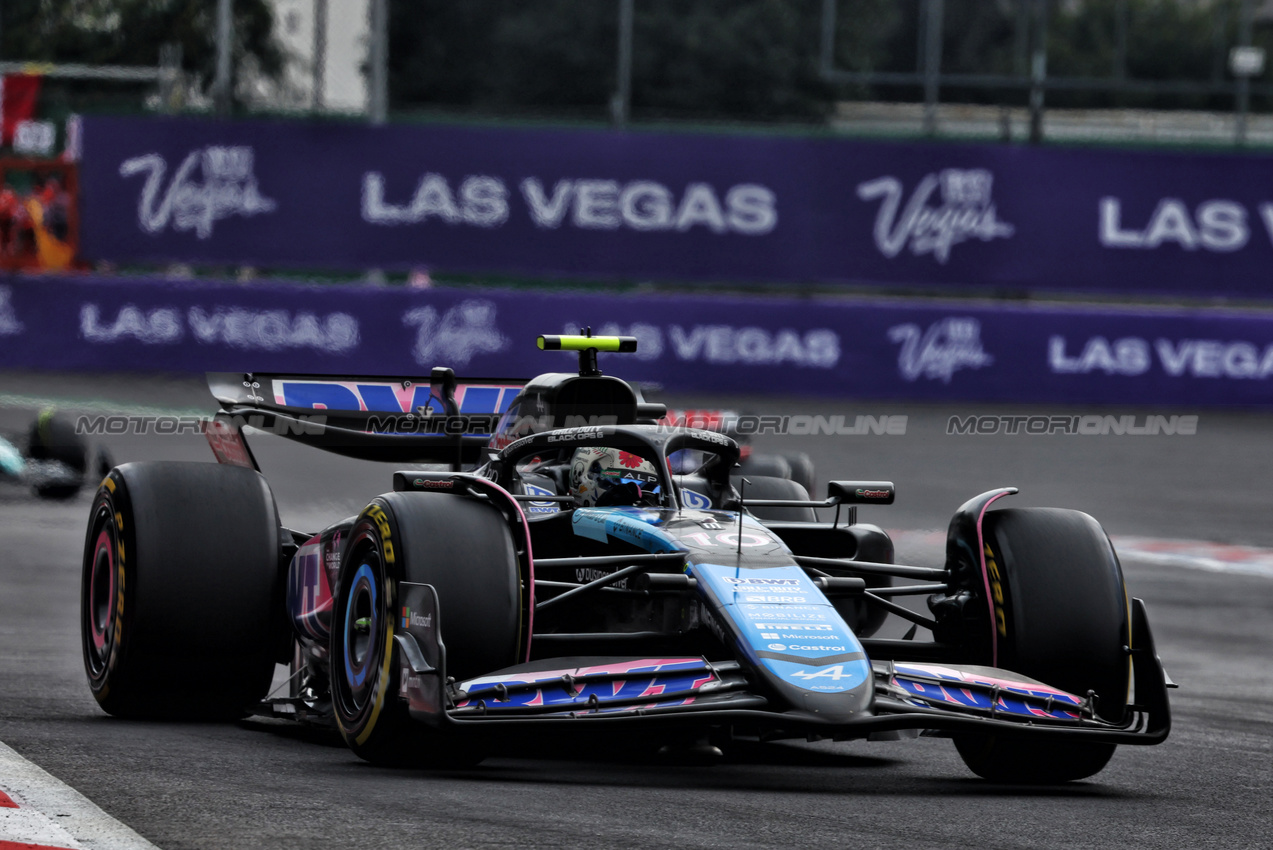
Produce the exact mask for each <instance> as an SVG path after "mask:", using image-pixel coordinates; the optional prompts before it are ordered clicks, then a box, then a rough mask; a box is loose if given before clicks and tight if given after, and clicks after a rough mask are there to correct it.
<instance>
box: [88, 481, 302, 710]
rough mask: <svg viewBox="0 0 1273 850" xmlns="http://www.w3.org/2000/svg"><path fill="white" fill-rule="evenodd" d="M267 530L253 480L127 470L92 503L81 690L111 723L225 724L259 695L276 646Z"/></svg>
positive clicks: (264, 492) (273, 555) (273, 531)
mask: <svg viewBox="0 0 1273 850" xmlns="http://www.w3.org/2000/svg"><path fill="white" fill-rule="evenodd" d="M279 557H280V546H279V524H278V516H277V512H276V510H275V506H274V498H273V496H272V495H271V494H270V490H269V486H268V485H267V484H266V483H265V479H264V478H262V477H261V475H260V474H259V473H257V472H255V471H253V470H249V469H240V468H238V467H228V466H218V465H216V464H209V463H168V462H164V463H129V464H125V465H123V466H120V467H116V468H115V469H113V470H111V471H110V473H109V474H108V475H107V476H106V478H105V479H104V480H103V482H102V484H101V487H100V488H99V489H98V491H97V495H96V496H95V497H94V500H93V511H92V513H91V514H90V517H89V525H88V535H87V538H86V540H85V543H84V562H83V575H82V581H81V605H80V627H81V628H80V630H81V645H82V649H83V655H84V667H85V671H86V672H87V674H88V680H89V687H90V688H91V690H92V692H93V696H94V697H95V698H96V699H97V702H98V704H99V705H101V707H102V708H103V709H104V710H105V711H106V712H108V713H109V714H113V715H115V716H117V717H129V718H153V719H189V718H198V719H232V718H236V717H242V716H243V715H245V714H247V713H248V710H249V709H250V708H251V706H252V705H253V704H255V703H256V702H258V701H260V699H261V698H262V697H264V696H265V694H266V692H267V691H268V689H269V685H270V681H271V679H272V677H273V674H274V656H275V654H276V653H275V648H276V647H277V646H279V645H280V643H281V641H280V633H281V628H282V626H281V619H280V618H281V616H282V603H281V600H280V598H279V593H278V590H279V582H278V576H279Z"/></svg>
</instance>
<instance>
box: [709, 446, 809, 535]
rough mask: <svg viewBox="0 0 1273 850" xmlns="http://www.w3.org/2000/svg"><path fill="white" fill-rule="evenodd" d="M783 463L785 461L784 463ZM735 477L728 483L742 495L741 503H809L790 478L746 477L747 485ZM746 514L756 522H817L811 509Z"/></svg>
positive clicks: (759, 510) (753, 510) (757, 510)
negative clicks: (756, 500)
mask: <svg viewBox="0 0 1273 850" xmlns="http://www.w3.org/2000/svg"><path fill="white" fill-rule="evenodd" d="M784 463H785V461H784ZM743 477H744V476H739V475H735V476H733V477H732V478H731V479H730V481H731V483H733V485H734V489H735V490H737V491H738V492H739V493H741V494H742V497H743V502H744V503H746V502H747V501H748V500H749V499H774V500H779V499H781V500H784V501H792V502H795V501H805V502H807V501H809V493H808V491H806V490H805V489H804V487H802V486H800V485H799V484H797V483H796V482H795V481H792V480H791V479H790V478H770V477H768V476H765V475H746V476H745V477H746V478H747V483H746V484H744V483H743V482H742V481H741V478H743ZM747 512H748V513H749V514H751V515H752V516H754V517H755V518H756V519H758V520H762V521H763V520H770V521H773V522H817V521H818V515H817V513H815V512H814V510H813V508H765V507H755V508H747Z"/></svg>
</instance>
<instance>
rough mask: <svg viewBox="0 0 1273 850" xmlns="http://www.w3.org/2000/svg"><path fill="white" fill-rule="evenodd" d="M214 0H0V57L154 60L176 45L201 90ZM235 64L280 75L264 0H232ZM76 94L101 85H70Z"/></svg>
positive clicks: (209, 59) (208, 68)
mask: <svg viewBox="0 0 1273 850" xmlns="http://www.w3.org/2000/svg"><path fill="white" fill-rule="evenodd" d="M216 6H217V4H216V0H0V58H2V59H7V60H14V61H31V62H74V63H81V64H89V65H150V66H156V65H158V64H159V51H160V48H161V46H162V45H164V44H171V43H175V44H178V45H180V47H181V55H182V67H183V69H184V70H185V71H186V72H187V73H188V74H190V75H192V76H193V82H194V84H195V85H196V87H197V88H199V89H202V90H206V89H207V88H208V86H209V84H210V83H211V81H212V79H213V78H214V76H215V73H216V43H215V34H216V21H215V18H216ZM233 8H234V18H235V20H234V24H235V26H234V29H235V36H236V37H235V45H234V51H235V60H236V61H235V67H236V68H242V67H245V65H246V66H247V67H252V68H253V69H255V70H256V71H257V72H259V73H262V74H264V75H266V76H270V77H275V76H277V75H278V74H279V73H280V71H281V70H282V67H283V61H284V59H283V54H282V53H281V51H280V50H279V48H278V45H277V44H276V43H275V41H274V38H273V25H274V18H273V13H272V11H271V9H270V7H269V5H268V3H267V2H266V0H234V7H233ZM65 88H66V89H67V90H68V91H78V92H80V93H81V94H83V93H85V92H87V91H89V90H91V89H92V88H97V89H101V88H102V86H101V85H100V84H97V85H96V86H85V85H78V86H67V87H65Z"/></svg>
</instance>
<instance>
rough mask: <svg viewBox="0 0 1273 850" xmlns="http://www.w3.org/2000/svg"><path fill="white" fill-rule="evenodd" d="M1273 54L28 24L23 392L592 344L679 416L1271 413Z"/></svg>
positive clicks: (1221, 33) (796, 2)
mask: <svg viewBox="0 0 1273 850" xmlns="http://www.w3.org/2000/svg"><path fill="white" fill-rule="evenodd" d="M1270 46H1273V0H787V2H779V0H728V1H727V0H719V2H717V0H707V1H706V2H699V3H694V4H684V3H676V2H672V0H608V2H589V1H588V0H543V2H538V3H534V4H525V3H515V2H511V0H466V2H462V3H455V2H441V0H411V2H407V0H111V2H107V0H61V2H56V3H55V2H48V0H6V2H5V3H4V4H3V7H0V72H2V73H3V81H4V82H3V137H2V138H0V143H2V145H3V147H2V148H0V184H2V188H0V269H3V273H5V274H7V275H8V276H7V277H5V278H0V281H3V282H0V365H6V366H9V367H11V368H37V369H39V368H59V369H70V370H94V371H99V370H107V371H109V370H120V369H122V370H131V369H135V368H142V367H145V366H153V365H159V364H160V363H162V365H164V366H166V367H167V368H170V369H176V370H179V371H181V370H184V371H190V372H198V371H201V370H203V369H205V368H247V365H246V364H247V363H248V362H251V364H252V368H256V369H265V370H268V369H276V370H277V369H293V370H301V369H304V370H307V371H315V370H317V369H323V370H328V371H333V372H344V373H349V372H352V371H362V372H373V371H374V372H406V371H418V370H419V369H421V368H427V367H429V366H431V365H433V362H434V361H435V360H438V361H439V362H440V361H441V359H445V358H450V360H451V361H453V362H454V364H455V365H456V366H457V368H459V369H461V370H464V369H470V370H479V371H481V372H486V373H490V374H521V373H522V372H523V371H526V368H525V367H524V366H523V365H522V364H521V362H520V359H519V358H518V357H516V356H514V352H518V354H520V353H521V352H523V351H524V348H523V346H524V344H525V340H523V339H522V337H524V336H527V335H528V334H533V333H537V332H542V331H545V330H548V331H556V330H560V329H563V328H565V327H576V326H581V325H585V324H590V325H595V326H597V327H598V328H601V327H602V326H604V327H605V328H607V329H609V330H624V331H626V332H631V333H635V334H636V335H638V336H640V337H643V338H644V340H643V348H644V351H645V354H644V356H643V357H642V358H641V359H640V360H639V361H638V366H637V367H636V374H635V375H634V377H637V378H639V379H641V380H646V381H649V382H653V383H661V384H663V385H665V386H667V387H669V388H671V389H674V390H690V391H703V390H718V391H726V392H734V391H747V390H749V389H750V388H752V387H754V386H756V385H758V384H759V385H768V386H774V387H776V386H782V387H784V388H785V389H786V390H787V391H788V392H791V393H794V394H804V395H816V396H830V397H840V398H843V397H849V398H898V399H907V400H910V399H917V400H925V399H930V400H931V399H937V400H940V399H957V400H972V401H996V400H1002V401H1021V402H1048V401H1063V402H1067V403H1070V402H1078V403H1096V404H1108V403H1117V402H1122V401H1132V402H1135V403H1140V404H1169V405H1170V404H1186V405H1188V404H1191V403H1201V404H1209V405H1211V404H1219V405H1243V406H1249V405H1257V406H1262V405H1264V404H1266V403H1267V402H1266V396H1267V393H1266V392H1265V391H1264V386H1265V381H1266V380H1267V379H1268V377H1269V375H1271V374H1273V356H1266V355H1268V354H1270V353H1271V352H1273V348H1270V347H1269V346H1270V343H1271V342H1273V334H1270V333H1269V327H1270V326H1268V325H1267V318H1268V317H1267V309H1268V307H1269V306H1270V304H1271V303H1273V302H1270V301H1269V300H1268V298H1269V295H1270V285H1271V284H1273V279H1271V277H1270V274H1269V271H1268V269H1269V268H1270V264H1269V261H1270V260H1273V160H1270V159H1269V158H1268V155H1267V154H1268V149H1269V146H1270V145H1273V114H1271V110H1273V83H1270V80H1269V74H1268V72H1267V69H1266V64H1267V63H1266V56H1267V49H1268V48H1269V47H1270ZM37 280H38V282H33V281H37ZM102 282H110V283H112V287H111V288H109V289H105V288H100V287H97V284H99V283H102ZM174 282H185V283H192V282H198V283H200V284H201V285H203V286H204V287H205V288H204V289H202V290H197V291H196V290H192V289H190V288H189V287H187V288H185V289H180V288H178V289H172V288H171V287H170V288H169V289H163V288H162V287H163V285H164V284H171V283H174ZM244 284H252V285H251V286H244ZM296 284H306V285H310V286H319V287H320V290H321V291H320V292H318V293H317V294H314V293H309V292H308V290H307V291H306V292H307V294H304V295H301V294H300V290H297V289H294V288H293V289H290V290H289V289H288V288H287V287H289V286H294V285H296ZM86 286H91V287H92V288H91V289H89V290H86V289H84V287H86ZM137 287H141V288H140V289H138V288H137ZM227 287H228V288H227ZM341 287H347V288H350V289H349V290H348V291H346V290H345V289H341ZM355 288H356V289H357V290H358V291H357V292H355V291H354V289H355ZM372 290H374V291H372ZM90 292H91V294H92V296H93V297H89V295H88V294H87V293H90ZM540 296H543V297H542V298H541V297H540ZM672 297H675V298H677V299H680V300H675V301H669V300H666V299H668V298H672ZM324 298H325V299H327V300H326V301H323V302H322V303H324V304H326V305H328V306H326V307H323V309H320V310H317V311H313V310H311V311H309V312H297V311H296V305H297V304H298V303H303V304H318V303H319V302H320V300H321V299H324ZM554 298H557V299H558V300H553V299H554ZM580 298H592V299H597V300H593V301H588V302H586V303H584V302H581V301H579V300H578V299H580ZM660 298H662V299H665V300H663V301H660V300H658V299H660ZM386 299H388V300H386ZM696 299H697V300H696ZM757 299H758V300H757ZM811 299H812V300H811ZM214 302H215V303H214ZM218 310H219V311H220V312H218ZM236 311H237V312H236ZM271 311H273V312H271ZM278 311H283V312H281V313H280V312H278ZM289 311H290V312H289ZM271 316H272V317H273V318H270V317H271ZM235 317H238V318H235ZM244 317H247V318H244ZM252 317H255V318H252ZM341 317H344V318H341ZM513 317H521V318H523V319H533V320H534V321H536V322H540V323H542V324H543V325H544V326H543V327H536V328H520V325H522V324H524V322H521V323H519V322H513V321H512V319H513ZM669 317H672V318H676V319H677V321H676V322H672V321H669ZM779 317H782V320H781V321H779V320H778V319H779ZM311 319H312V321H311ZM682 320H683V321H682ZM236 322H237V323H238V324H236ZM332 322H334V323H335V324H331V323H332ZM253 323H255V324H253ZM280 323H281V324H280ZM311 324H312V325H313V326H314V327H316V328H317V329H318V330H317V331H314V330H312V329H311ZM372 327H376V331H375V332H372V331H371V330H370V328H372ZM522 330H524V331H525V333H522ZM753 331H754V332H753ZM342 334H343V336H342ZM527 338H529V337H527ZM1027 352H1028V353H1027ZM160 355H161V356H160ZM156 356H160V360H158V361H157V360H156V359H155V358H156ZM687 367H692V369H693V373H692V374H685V372H684V370H685V369H686V368H687ZM740 367H747V369H748V372H747V373H746V374H745V375H744V374H743V373H742V372H740ZM1253 379H1254V380H1253Z"/></svg>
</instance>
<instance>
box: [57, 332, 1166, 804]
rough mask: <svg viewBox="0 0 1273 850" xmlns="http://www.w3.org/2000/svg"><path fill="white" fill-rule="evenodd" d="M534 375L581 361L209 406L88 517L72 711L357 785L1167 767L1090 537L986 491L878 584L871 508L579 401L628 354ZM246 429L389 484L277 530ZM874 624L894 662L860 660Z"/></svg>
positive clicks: (1015, 776)
mask: <svg viewBox="0 0 1273 850" xmlns="http://www.w3.org/2000/svg"><path fill="white" fill-rule="evenodd" d="M539 345H540V347H541V348H544V349H558V350H574V351H578V352H579V369H578V371H577V372H574V373H550V374H544V375H540V376H538V377H536V378H534V379H532V380H530V381H511V380H495V379H492V380H486V379H468V380H458V379H456V377H455V376H454V374H453V373H452V372H451V370H449V369H444V368H438V369H434V370H433V372H432V373H431V375H430V376H429V377H428V378H427V379H420V380H417V379H415V378H411V379H388V378H359V377H348V378H337V377H318V376H305V375H265V374H258V373H249V374H239V373H236V374H223V373H222V374H212V375H210V376H209V383H210V386H211V389H212V391H213V393H214V395H215V396H216V397H217V399H218V400H219V402H220V403H221V412H220V413H219V414H218V415H217V417H216V419H215V420H214V421H213V422H212V423H210V427H209V428H208V431H207V434H208V439H209V441H210V443H211V444H212V448H213V452H214V454H215V455H216V458H217V460H218V461H219V463H217V464H200V463H184V464H183V463H133V464H125V465H123V466H120V467H116V468H115V469H113V470H111V472H110V473H109V475H107V477H106V479H105V480H104V481H103V482H102V485H101V487H100V489H99V490H98V493H97V496H96V498H95V501H94V505H93V511H92V515H91V517H90V521H89V526H88V535H87V539H86V543H85V553H84V571H83V594H82V599H83V609H82V631H83V649H84V660H85V667H86V669H87V672H88V678H89V683H90V686H91V688H92V691H93V693H94V695H95V696H96V698H97V700H98V702H99V703H100V705H101V706H102V707H103V708H104V709H105V710H106V711H108V712H110V713H111V714H115V715H119V716H124V717H191V716H207V717H240V716H243V715H245V714H249V713H257V714H268V715H273V716H284V717H290V718H294V719H295V720H297V721H298V722H308V723H317V724H328V725H335V726H336V727H337V728H338V729H339V731H340V734H341V735H342V736H343V737H344V740H345V741H346V742H347V743H348V745H349V747H350V748H351V749H352V750H353V751H354V752H355V753H357V754H358V755H359V756H361V757H362V758H364V759H367V760H368V761H371V762H373V763H376V764H383V765H412V766H454V765H463V764H472V763H475V762H477V761H479V760H480V759H481V758H483V757H484V756H487V755H491V754H493V753H499V752H505V751H510V750H511V749H513V748H515V747H516V746H517V745H518V743H519V742H522V741H525V740H528V739H535V740H546V739H550V738H552V737H554V736H565V737H567V738H570V737H575V738H579V737H583V736H589V737H591V736H601V737H602V738H605V737H607V736H610V737H611V738H612V739H615V740H617V739H618V738H619V737H620V736H621V737H622V739H623V740H625V741H629V742H631V741H634V740H639V741H645V742H649V743H650V745H651V746H659V747H663V748H664V749H665V751H666V752H667V753H669V754H670V755H671V757H678V756H679V757H684V758H690V759H695V760H710V759H711V758H713V757H715V756H718V755H719V754H720V753H721V752H722V751H724V750H728V748H729V747H730V746H731V745H732V744H733V743H734V742H737V741H740V740H753V741H755V740H759V741H768V740H781V739H801V740H819V739H831V740H847V739H865V738H870V739H876V740H878V739H894V738H901V737H913V736H916V735H921V734H922V735H929V736H940V737H948V738H950V739H951V740H952V741H953V742H954V744H955V747H956V748H957V750H958V752H959V754H960V755H961V757H962V758H963V760H964V761H965V763H966V764H967V765H968V767H969V768H970V769H971V770H972V771H974V772H975V773H977V774H978V775H980V776H982V777H985V778H987V779H990V780H994V781H1004V782H1031V783H1050V782H1063V781H1068V780H1076V779H1082V778H1085V777H1088V776H1091V775H1093V774H1095V773H1097V772H1098V771H1100V770H1101V769H1102V768H1103V767H1104V766H1105V764H1106V763H1107V762H1108V761H1109V759H1110V757H1111V756H1112V755H1113V753H1114V751H1115V748H1116V747H1117V746H1118V745H1120V744H1132V745H1135V744H1157V743H1161V742H1162V741H1163V740H1165V739H1166V737H1167V735H1168V732H1169V730H1170V723H1171V721H1170V710H1169V706H1168V698H1167V689H1168V687H1170V686H1171V684H1170V682H1169V680H1168V679H1167V677H1166V675H1165V673H1164V671H1163V668H1162V666H1161V664H1160V662H1159V659H1158V657H1157V654H1156V652H1155V648H1154V641H1153V636H1152V634H1151V633H1150V628H1149V621H1148V619H1147V617H1146V613H1145V606H1144V605H1143V603H1142V602H1141V601H1140V600H1138V599H1129V598H1128V596H1127V593H1126V589H1125V587H1124V583H1123V577H1122V573H1121V570H1120V567H1119V562H1118V558H1117V556H1116V554H1115V552H1114V549H1113V548H1112V546H1111V545H1110V542H1109V539H1108V538H1107V536H1106V535H1105V532H1104V531H1103V530H1102V528H1101V527H1100V525H1099V524H1097V522H1096V521H1095V520H1093V519H1092V518H1091V517H1089V516H1088V515H1086V514H1083V513H1080V512H1078V511H1072V510H1060V509H1053V508H1008V507H1003V506H1002V505H1003V503H1004V500H1005V498H1006V497H1008V496H1010V495H1012V494H1014V493H1015V492H1016V491H1015V489H1012V488H1005V489H1000V490H994V491H991V492H988V493H983V494H981V495H979V496H976V497H974V498H972V499H970V500H969V501H968V502H967V503H965V504H964V505H963V506H962V507H960V508H959V509H958V510H957V511H956V512H955V515H954V517H953V518H952V520H951V522H950V530H949V535H948V541H947V547H946V558H945V562H944V563H942V564H937V565H932V566H910V565H901V564H896V563H894V557H893V544H892V542H891V540H890V539H889V537H888V536H887V535H886V534H885V532H884V531H883V530H881V529H880V528H878V527H876V526H874V525H869V524H865V523H860V522H858V521H857V507H858V506H859V505H887V504H890V503H891V502H892V501H893V498H894V492H895V491H894V486H893V484H892V483H891V482H887V481H832V482H830V483H829V484H828V485H827V491H826V496H825V498H823V499H812V498H811V497H810V496H809V494H808V493H807V492H806V490H805V488H804V486H802V485H801V484H800V483H799V482H798V481H793V480H791V479H790V478H784V477H771V476H764V475H755V474H746V475H739V474H738V473H739V466H738V464H739V457H740V451H739V446H738V444H737V442H735V440H733V439H731V438H730V437H729V436H727V435H725V434H722V433H720V432H718V431H713V430H701V429H696V428H691V427H681V426H677V425H675V424H670V423H669V421H668V418H667V416H666V410H665V409H664V407H663V406H662V405H660V404H653V403H649V402H646V401H644V400H642V399H641V397H640V396H639V394H638V393H637V392H636V391H634V389H633V388H632V387H631V386H629V385H628V384H627V383H625V382H624V381H621V380H619V379H617V378H614V377H611V376H607V375H603V374H602V373H601V371H600V370H599V369H598V367H597V355H598V352H599V351H616V352H618V351H630V350H634V348H635V345H636V341H635V340H633V339H630V338H623V337H592V336H578V337H570V336H561V337H554V336H544V337H540V338H539ZM244 425H251V426H252V427H255V428H258V429H265V430H273V431H275V432H276V433H281V434H284V435H286V436H289V437H291V438H293V439H296V440H299V441H302V442H306V443H310V444H312V445H315V446H317V447H320V448H323V449H327V450H329V451H334V452H338V453H341V454H344V455H348V456H352V457H356V458H364V459H368V460H381V461H384V460H389V461H394V462H396V463H398V464H399V465H400V471H398V472H395V473H394V474H393V476H392V482H391V484H392V489H391V490H389V491H388V492H385V493H384V494H383V495H381V496H378V497H376V498H374V499H372V500H371V502H370V504H368V505H367V506H366V507H365V508H364V509H363V510H362V511H361V513H359V514H358V515H357V516H354V517H350V518H347V519H340V520H338V521H334V522H332V524H330V525H329V526H327V527H326V528H323V529H321V530H306V531H299V530H294V529H288V528H283V527H281V526H280V523H279V520H278V514H277V510H276V507H275V504H274V499H273V496H272V495H271V492H270V488H269V485H268V484H267V483H266V481H265V479H264V478H263V477H262V476H261V474H260V472H259V471H258V468H257V465H256V461H255V458H254V456H253V454H252V451H251V450H250V448H249V447H248V445H247V443H246V442H245V440H244V438H243V430H242V429H243V426H244ZM386 484H387V485H388V484H390V482H388V481H386ZM908 601H909V602H911V603H912V604H909V605H908V604H905V603H906V602H908ZM889 618H901V620H903V621H905V622H907V623H909V630H908V631H906V632H905V634H904V635H902V636H901V637H895V638H891V639H889V638H882V637H876V635H877V633H878V632H879V631H880V629H881V626H882V625H883V624H884V623H885V622H886V620H888V619H889ZM897 631H901V630H900V629H898V630H897ZM276 664H286V665H288V670H289V679H288V682H287V685H286V687H285V688H282V689H279V688H276V689H275V692H274V693H271V691H270V689H271V682H272V679H273V678H274V675H275V671H276ZM284 691H285V692H284Z"/></svg>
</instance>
